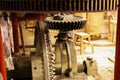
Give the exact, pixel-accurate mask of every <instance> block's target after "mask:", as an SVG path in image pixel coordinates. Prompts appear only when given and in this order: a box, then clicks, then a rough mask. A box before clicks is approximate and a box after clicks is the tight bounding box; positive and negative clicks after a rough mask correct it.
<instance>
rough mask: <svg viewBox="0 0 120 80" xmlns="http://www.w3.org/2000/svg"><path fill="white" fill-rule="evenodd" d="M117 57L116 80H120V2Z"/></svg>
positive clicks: (119, 8)
mask: <svg viewBox="0 0 120 80" xmlns="http://www.w3.org/2000/svg"><path fill="white" fill-rule="evenodd" d="M116 40H117V41H116V55H115V72H114V73H115V74H114V80H120V75H119V74H120V49H119V48H120V1H119V7H118V22H117V38H116Z"/></svg>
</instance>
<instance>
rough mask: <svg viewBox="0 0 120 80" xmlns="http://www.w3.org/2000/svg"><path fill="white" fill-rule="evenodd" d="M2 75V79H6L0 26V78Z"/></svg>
mask: <svg viewBox="0 0 120 80" xmlns="http://www.w3.org/2000/svg"><path fill="white" fill-rule="evenodd" d="M1 74H2V75H1ZM2 77H3V80H7V74H6V67H5V59H4V54H3V44H2V35H1V28H0V80H1V78H2Z"/></svg>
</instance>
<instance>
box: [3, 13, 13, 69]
mask: <svg viewBox="0 0 120 80" xmlns="http://www.w3.org/2000/svg"><path fill="white" fill-rule="evenodd" d="M6 17H7V16H6V15H5V14H3V17H1V33H2V43H3V49H4V57H5V63H6V68H7V69H8V70H14V65H13V60H12V55H11V45H10V34H9V31H8V29H9V26H8V23H7V18H6Z"/></svg>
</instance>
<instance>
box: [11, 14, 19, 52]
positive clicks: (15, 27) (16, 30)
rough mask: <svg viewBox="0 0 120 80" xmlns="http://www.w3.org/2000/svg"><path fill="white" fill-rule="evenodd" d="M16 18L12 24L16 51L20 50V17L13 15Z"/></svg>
mask: <svg viewBox="0 0 120 80" xmlns="http://www.w3.org/2000/svg"><path fill="white" fill-rule="evenodd" d="M13 16H14V18H13V19H12V26H13V40H14V53H18V52H19V39H18V19H17V17H16V18H15V15H13Z"/></svg>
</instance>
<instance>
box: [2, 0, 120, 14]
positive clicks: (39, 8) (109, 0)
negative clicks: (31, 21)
mask: <svg viewBox="0 0 120 80" xmlns="http://www.w3.org/2000/svg"><path fill="white" fill-rule="evenodd" d="M117 3H118V0H0V10H1V11H36V12H54V11H55V12H56V11H66V12H67V11H72V12H73V11H74V12H86V11H89V12H90V11H106V10H108V11H109V10H117Z"/></svg>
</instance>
